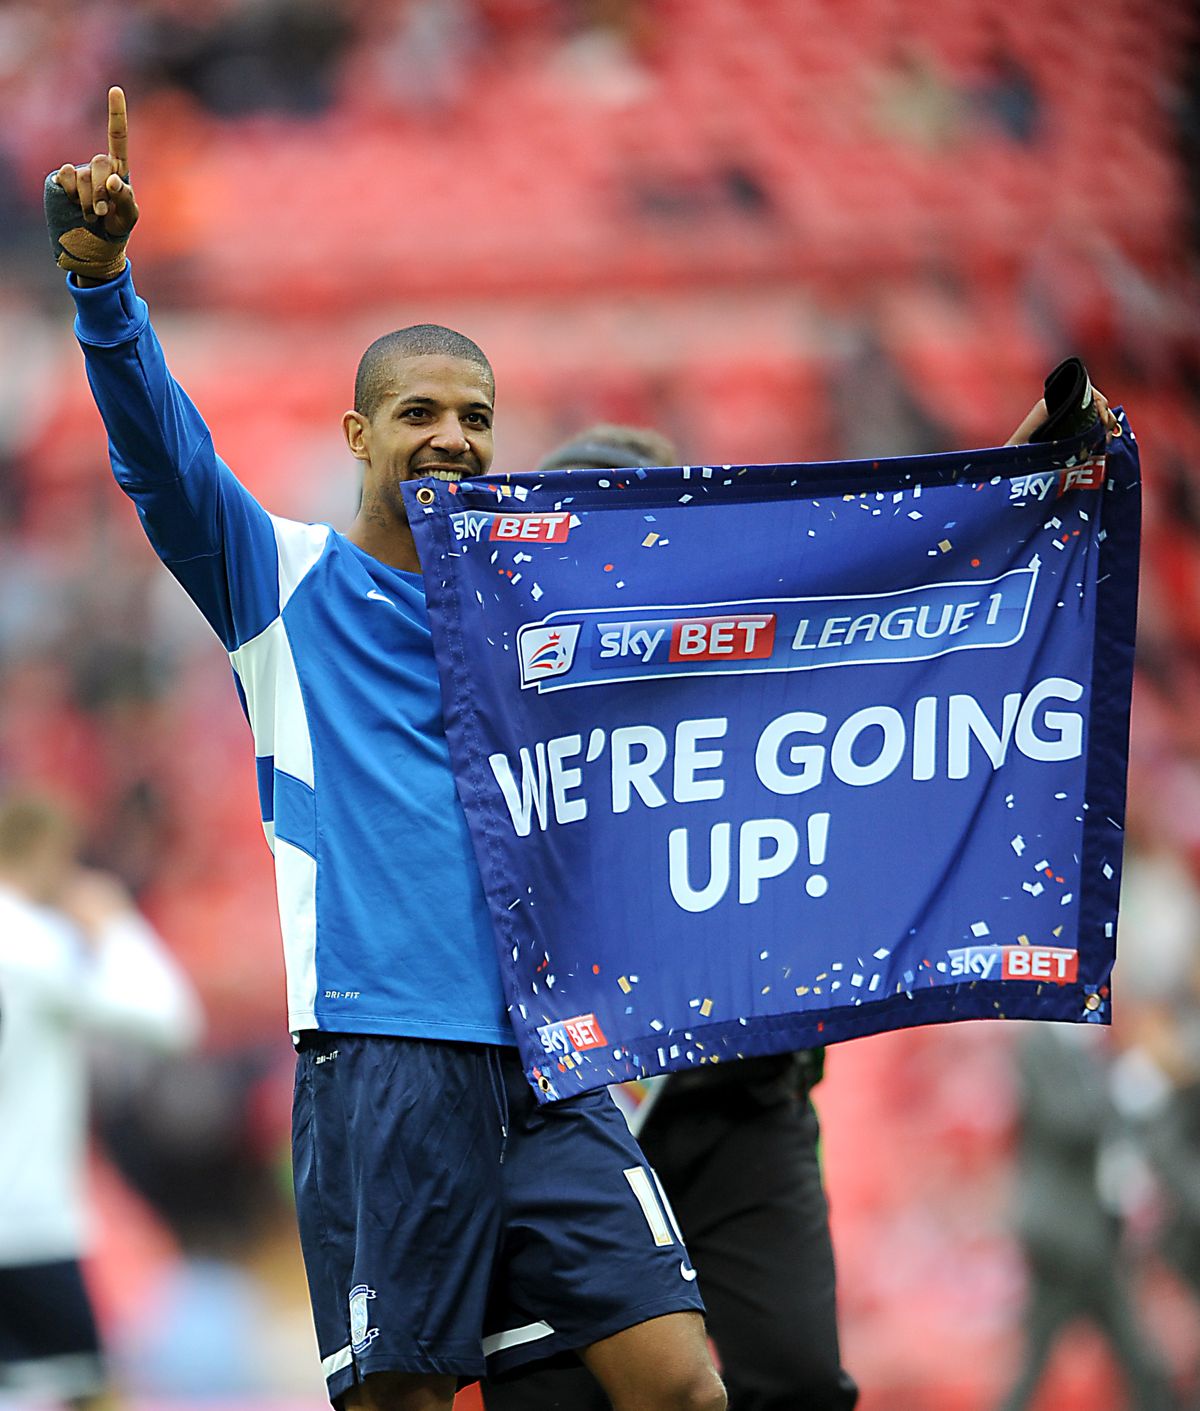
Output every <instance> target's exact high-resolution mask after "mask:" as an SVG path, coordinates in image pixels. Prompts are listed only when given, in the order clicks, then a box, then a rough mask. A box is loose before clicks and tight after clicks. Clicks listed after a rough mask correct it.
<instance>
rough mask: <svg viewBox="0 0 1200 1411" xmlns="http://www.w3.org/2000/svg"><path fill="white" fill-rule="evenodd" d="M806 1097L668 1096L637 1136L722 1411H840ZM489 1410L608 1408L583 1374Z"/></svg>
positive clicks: (486, 1395)
mask: <svg viewBox="0 0 1200 1411" xmlns="http://www.w3.org/2000/svg"><path fill="white" fill-rule="evenodd" d="M818 1135H819V1131H818V1126H817V1117H816V1113H815V1112H814V1111H813V1109H812V1106H811V1104H810V1103H809V1102H808V1100H807V1098H806V1097H803V1096H789V1097H787V1098H785V1099H784V1100H782V1101H776V1102H774V1103H772V1104H770V1105H766V1106H763V1105H760V1104H759V1102H758V1101H757V1100H756V1099H754V1098H752V1097H748V1096H747V1095H746V1094H745V1093H743V1092H741V1091H739V1090H735V1091H733V1092H729V1093H711V1094H710V1093H705V1094H703V1095H700V1094H689V1095H688V1096H687V1097H686V1099H681V1100H674V1101H672V1099H671V1097H670V1093H669V1090H668V1093H667V1094H665V1095H664V1097H663V1098H662V1100H661V1101H660V1102H659V1104H658V1106H657V1107H656V1108H655V1109H654V1111H653V1112H652V1113H651V1116H650V1120H649V1122H648V1123H647V1124H646V1128H645V1130H644V1131H643V1133H642V1135H641V1144H642V1149H643V1150H644V1151H645V1153H646V1156H647V1158H648V1159H649V1161H650V1164H651V1165H652V1166H653V1167H654V1168H655V1170H656V1171H657V1172H658V1175H659V1178H660V1179H661V1181H662V1183H663V1187H664V1188H665V1190H666V1192H667V1196H668V1198H669V1200H670V1201H671V1204H672V1206H673V1207H674V1210H675V1215H676V1217H677V1219H678V1221H679V1225H680V1229H681V1230H682V1232H683V1237H684V1240H685V1242H686V1244H687V1247H688V1254H689V1256H690V1258H691V1261H692V1264H693V1265H694V1267H695V1268H696V1271H697V1273H698V1275H699V1285H700V1291H701V1293H702V1294H703V1296H704V1301H705V1303H706V1305H707V1307H708V1331H709V1335H710V1336H711V1337H712V1339H713V1341H714V1343H715V1344H716V1348H717V1354H718V1356H719V1358H720V1360H721V1364H722V1370H723V1375H724V1377H725V1382H726V1385H727V1387H728V1389H729V1407H730V1411H849V1408H851V1407H853V1406H854V1404H855V1402H856V1401H857V1400H858V1390H857V1388H856V1387H855V1385H854V1382H853V1381H852V1380H851V1379H850V1377H849V1376H848V1375H847V1373H846V1372H845V1371H844V1370H843V1368H842V1366H841V1362H840V1357H839V1353H838V1335H837V1318H836V1309H835V1302H834V1268H833V1248H832V1245H831V1243H830V1238H829V1213H828V1208H827V1206H826V1203H825V1193H824V1191H823V1189H822V1186H821V1172H820V1166H819V1163H818V1157H817V1139H818ZM483 1399H484V1405H485V1406H486V1407H487V1411H605V1408H607V1406H608V1401H607V1399H606V1397H605V1396H604V1394H603V1392H602V1391H601V1390H600V1388H599V1386H598V1385H597V1384H596V1382H595V1381H594V1379H593V1378H592V1377H591V1375H590V1373H588V1372H587V1370H586V1369H585V1368H584V1367H582V1366H581V1365H574V1366H572V1367H569V1368H546V1369H543V1370H540V1371H535V1372H531V1373H527V1374H525V1375H524V1376H523V1377H520V1378H518V1379H517V1380H515V1381H508V1382H500V1383H491V1382H485V1383H484V1384H483Z"/></svg>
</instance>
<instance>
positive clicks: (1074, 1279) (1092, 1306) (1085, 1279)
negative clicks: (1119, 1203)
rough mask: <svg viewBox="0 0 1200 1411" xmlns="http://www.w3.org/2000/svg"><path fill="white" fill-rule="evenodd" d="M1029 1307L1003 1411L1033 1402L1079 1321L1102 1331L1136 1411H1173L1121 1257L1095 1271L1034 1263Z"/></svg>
mask: <svg viewBox="0 0 1200 1411" xmlns="http://www.w3.org/2000/svg"><path fill="white" fill-rule="evenodd" d="M1029 1278H1030V1287H1029V1298H1028V1303H1027V1306H1026V1309H1025V1320H1024V1321H1025V1355H1024V1359H1023V1361H1022V1365H1021V1370H1020V1372H1019V1373H1018V1374H1017V1380H1016V1382H1015V1383H1014V1384H1013V1386H1012V1388H1011V1390H1010V1391H1009V1393H1008V1396H1007V1397H1006V1398H1005V1400H1004V1403H1003V1406H1002V1411H1025V1408H1026V1407H1027V1406H1028V1405H1029V1404H1030V1403H1031V1402H1032V1401H1033V1398H1034V1393H1035V1392H1036V1391H1037V1387H1038V1383H1039V1382H1040V1381H1041V1379H1042V1373H1043V1372H1044V1371H1045V1369H1046V1364H1047V1363H1048V1362H1049V1361H1050V1354H1051V1353H1052V1352H1053V1351H1054V1346H1055V1344H1056V1343H1057V1342H1058V1339H1059V1337H1060V1336H1061V1335H1062V1333H1063V1332H1064V1331H1065V1330H1066V1328H1067V1327H1068V1326H1069V1325H1070V1324H1071V1323H1073V1322H1075V1321H1077V1320H1079V1321H1084V1322H1089V1323H1091V1324H1092V1325H1093V1326H1094V1327H1096V1328H1097V1329H1099V1331H1100V1332H1101V1334H1102V1335H1103V1336H1104V1338H1105V1341H1106V1342H1107V1343H1108V1345H1109V1347H1110V1349H1111V1350H1112V1354H1113V1357H1114V1359H1115V1361H1116V1363H1117V1366H1118V1367H1119V1368H1120V1369H1121V1372H1122V1373H1123V1374H1124V1377H1125V1384H1126V1390H1127V1391H1128V1394H1129V1404H1130V1405H1131V1406H1133V1407H1136V1408H1137V1411H1171V1408H1172V1407H1174V1405H1175V1401H1174V1398H1173V1397H1172V1394H1171V1388H1170V1382H1169V1380H1168V1377H1167V1372H1166V1369H1165V1368H1164V1366H1163V1364H1162V1362H1161V1361H1160V1359H1159V1354H1158V1350H1157V1349H1156V1348H1155V1347H1154V1346H1153V1344H1152V1343H1151V1342H1150V1341H1149V1339H1148V1338H1147V1335H1146V1333H1145V1332H1144V1331H1143V1329H1142V1327H1141V1324H1140V1323H1139V1321H1138V1316H1137V1313H1136V1311H1135V1309H1134V1305H1133V1300H1132V1298H1131V1297H1130V1291H1129V1288H1128V1286H1127V1284H1126V1281H1125V1275H1124V1271H1123V1270H1122V1268H1121V1265H1120V1262H1119V1257H1118V1256H1117V1255H1116V1254H1115V1252H1114V1257H1113V1259H1112V1261H1111V1263H1109V1264H1104V1263H1097V1265H1096V1267H1095V1268H1094V1269H1092V1270H1086V1271H1072V1270H1070V1269H1069V1268H1064V1267H1062V1265H1061V1264H1054V1263H1051V1262H1048V1261H1042V1260H1037V1259H1034V1260H1032V1261H1031V1264H1030V1270H1029Z"/></svg>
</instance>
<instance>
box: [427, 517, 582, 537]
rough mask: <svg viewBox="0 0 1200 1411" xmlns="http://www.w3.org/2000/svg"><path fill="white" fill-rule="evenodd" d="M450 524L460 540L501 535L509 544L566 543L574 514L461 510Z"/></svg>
mask: <svg viewBox="0 0 1200 1411" xmlns="http://www.w3.org/2000/svg"><path fill="white" fill-rule="evenodd" d="M450 527H451V529H452V530H453V531H454V537H455V539H457V540H458V542H459V543H460V544H462V543H467V544H478V543H479V542H480V541H481V540H483V539H489V540H495V539H499V540H500V541H501V542H503V543H508V544H565V543H566V542H567V535H568V534H570V532H571V516H570V515H569V514H566V513H563V514H557V513H555V514H488V513H485V512H484V511H483V510H460V511H458V513H456V514H452V515H451V516H450Z"/></svg>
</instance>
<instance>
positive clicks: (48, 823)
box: [0, 791, 78, 867]
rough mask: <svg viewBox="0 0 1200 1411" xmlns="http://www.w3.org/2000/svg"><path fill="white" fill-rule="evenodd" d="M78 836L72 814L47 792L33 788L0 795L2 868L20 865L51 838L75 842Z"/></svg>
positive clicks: (0, 861)
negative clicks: (33, 790) (40, 792)
mask: <svg viewBox="0 0 1200 1411" xmlns="http://www.w3.org/2000/svg"><path fill="white" fill-rule="evenodd" d="M77 836H78V828H77V825H76V822H75V819H74V818H73V817H72V815H71V814H70V813H69V812H68V810H67V809H66V808H65V807H64V806H63V805H62V804H60V803H58V802H57V801H56V800H55V799H52V798H49V797H48V796H47V795H45V794H39V793H33V792H32V791H31V792H28V793H26V792H20V793H13V794H9V795H8V796H7V797H5V798H0V867H4V866H7V867H11V866H13V865H14V864H15V865H20V864H21V863H23V862H25V861H26V860H27V859H28V858H30V857H33V856H34V855H35V854H36V853H37V852H38V851H39V849H40V848H42V847H43V846H44V845H45V844H46V843H47V842H50V841H51V840H53V841H60V840H61V841H66V842H68V843H70V844H72V845H74V843H75V841H76V838H77Z"/></svg>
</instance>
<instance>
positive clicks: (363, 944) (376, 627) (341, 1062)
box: [45, 88, 726, 1411]
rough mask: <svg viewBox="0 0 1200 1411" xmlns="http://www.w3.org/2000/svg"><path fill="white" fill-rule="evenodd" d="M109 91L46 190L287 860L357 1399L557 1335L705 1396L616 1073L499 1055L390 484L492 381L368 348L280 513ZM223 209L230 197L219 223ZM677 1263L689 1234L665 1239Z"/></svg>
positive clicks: (109, 415)
mask: <svg viewBox="0 0 1200 1411" xmlns="http://www.w3.org/2000/svg"><path fill="white" fill-rule="evenodd" d="M128 177H129V162H128V124H127V117H126V109H125V98H124V94H123V93H122V91H121V90H120V89H119V88H114V89H112V90H110V93H109V145H108V150H107V152H104V153H99V154H97V155H96V156H95V157H94V158H93V159H92V160H91V162H89V163H87V164H84V165H82V166H71V165H64V166H63V167H62V168H61V169H60V170H59V171H58V172H56V173H53V174H52V175H51V176H50V177H49V178H48V179H47V182H46V191H45V197H46V210H47V219H48V224H49V228H50V234H51V242H52V245H53V248H54V252H55V256H56V259H57V262H58V264H59V266H60V268H62V269H64V270H66V271H68V274H69V277H68V284H69V287H70V292H71V294H72V296H73V297H74V300H75V304H76V308H77V316H76V325H75V328H76V333H77V335H78V338H79V341H80V343H81V346H82V348H83V352H84V357H85V361H86V364H87V372H88V377H89V380H90V383H91V386H92V390H93V393H94V395H95V399H96V403H97V406H98V407H99V410H100V413H101V417H102V419H103V421H104V424H105V427H106V429H107V432H108V437H109V449H110V457H111V460H112V466H113V471H114V474H115V475H116V478H117V481H118V483H119V484H120V486H121V488H122V489H123V490H124V491H125V492H126V493H127V494H128V495H129V496H130V497H131V498H132V499H133V500H134V502H135V504H136V506H137V509H138V513H139V516H140V518H141V520H142V523H143V525H144V527H145V529H146V532H147V534H148V536H149V538H150V541H151V543H152V545H153V547H154V548H155V550H156V551H157V553H158V554H159V556H160V557H161V558H162V559H163V560H164V562H165V563H166V565H167V567H168V568H169V569H170V570H171V572H172V573H173V574H174V575H175V577H176V578H177V579H178V580H179V582H180V583H181V584H182V585H183V587H184V588H185V589H186V591H187V592H188V593H189V594H190V595H191V597H192V598H193V600H194V601H195V602H196V604H197V605H198V607H199V608H200V610H201V612H202V613H203V614H204V616H205V617H206V619H207V620H208V622H209V624H210V625H211V626H212V627H213V629H214V631H215V632H216V633H217V635H218V637H219V638H220V640H221V642H222V644H223V645H224V647H225V649H226V651H227V652H228V653H229V656H230V660H231V662H232V664H233V668H234V673H235V679H236V683H237V687H238V691H239V695H240V699H241V704H242V707H243V710H244V711H245V713H246V715H247V717H248V719H249V721H250V725H251V729H252V732H253V736H254V749H255V762H256V767H257V771H258V779H259V787H260V798H261V803H262V817H263V827H264V831H265V833H266V835H267V840H268V843H269V844H270V845H271V847H272V850H273V852H274V857H275V873H276V881H277V887H278V895H279V905H280V921H281V926H282V931H283V937H284V949H285V960H286V969H287V987H288V1000H289V1016H288V1023H289V1027H290V1028H291V1030H292V1031H293V1033H295V1034H296V1035H297V1044H298V1049H299V1057H298V1063H297V1075H296V1092H295V1105H294V1119H293V1151H294V1172H295V1186H296V1199H297V1214H298V1219H299V1225H300V1239H301V1244H302V1247H303V1252H304V1257H305V1264H306V1268H307V1271H308V1278H309V1287H310V1293H311V1298H312V1303H313V1310H314V1317H315V1321H316V1325H317V1337H318V1343H319V1349H320V1356H321V1359H322V1367H323V1371H324V1374H325V1378H326V1384H327V1388H328V1391H329V1395H330V1398H331V1400H332V1401H333V1402H334V1403H335V1404H336V1405H338V1406H340V1407H346V1408H359V1407H362V1408H386V1411H448V1408H450V1406H451V1404H452V1402H453V1399H454V1394H455V1390H456V1388H457V1386H458V1384H459V1382H460V1380H466V1381H471V1380H474V1379H476V1378H478V1377H479V1376H480V1375H481V1374H482V1373H483V1372H484V1370H485V1368H486V1369H487V1370H489V1371H492V1372H496V1371H503V1370H505V1369H508V1368H513V1367H517V1366H520V1365H523V1364H525V1363H528V1362H531V1361H536V1360H540V1359H543V1358H546V1357H548V1356H552V1355H555V1354H560V1353H568V1352H577V1353H578V1354H579V1356H581V1357H582V1358H583V1360H584V1362H585V1363H586V1364H587V1366H588V1367H589V1368H590V1370H591V1371H592V1372H593V1373H594V1374H595V1376H596V1377H597V1379H598V1380H599V1381H600V1383H601V1384H602V1385H603V1387H604V1389H605V1391H606V1393H607V1394H608V1396H609V1398H610V1399H611V1401H612V1403H613V1405H614V1406H615V1407H616V1408H617V1411H723V1408H724V1407H725V1405H726V1400H725V1393H724V1390H723V1388H722V1385H721V1382H720V1379H719V1377H718V1376H717V1374H716V1372H715V1370H714V1368H713V1365H712V1361H711V1358H710V1355H709V1352H708V1348H707V1344H706V1341H705V1334H704V1323H703V1318H702V1310H703V1304H702V1301H701V1299H700V1295H699V1293H698V1291H697V1289H696V1284H695V1278H694V1273H693V1271H692V1270H691V1267H690V1265H689V1263H688V1260H687V1257H686V1253H685V1252H684V1251H683V1250H682V1248H681V1246H680V1245H679V1244H678V1243H676V1242H675V1241H674V1240H673V1239H672V1240H669V1241H663V1240H662V1239H661V1236H660V1232H661V1230H662V1229H663V1228H664V1227H665V1226H666V1223H667V1221H666V1215H665V1212H664V1210H663V1208H662V1206H661V1203H660V1199H659V1196H658V1194H657V1189H656V1187H655V1185H654V1182H653V1179H652V1176H651V1174H650V1172H649V1169H648V1167H647V1166H646V1163H645V1161H644V1158H643V1157H642V1155H641V1153H640V1151H639V1150H638V1147H637V1145H636V1143H635V1142H634V1140H633V1138H632V1137H631V1136H630V1134H629V1131H628V1129H627V1127H626V1125H625V1121H624V1119H623V1117H622V1116H621V1115H620V1112H619V1111H618V1110H617V1108H616V1106H615V1104H614V1103H613V1101H612V1099H611V1097H610V1096H609V1095H608V1094H607V1093H604V1092H601V1093H597V1094H591V1095H588V1096H584V1097H580V1098H577V1099H574V1100H571V1101H567V1102H563V1103H561V1104H559V1105H557V1106H556V1107H554V1108H552V1109H544V1108H539V1107H538V1106H537V1104H536V1101H535V1098H534V1095H533V1092H532V1089H531V1088H530V1087H529V1085H528V1083H527V1082H526V1081H525V1078H524V1074H523V1071H522V1067H521V1064H520V1063H519V1062H518V1060H517V1058H516V1055H515V1051H514V1047H513V1044H514V1034H513V1031H512V1028H511V1025H510V1023H509V1021H508V1017H507V1014H506V1012H505V1006H504V1002H503V998H502V995H501V987H500V979H499V969H498V962H497V958H496V955H495V951H494V945H493V938H492V932H491V926H490V922H489V919H488V914H487V909H486V903H485V900H484V896H483V890H482V885H481V882H480V879H479V875H478V871H477V869H476V866H475V862H474V859H473V854H472V850H471V843H470V839H469V835H468V832H467V827H466V821H465V818H464V816H463V813H462V810H461V806H460V804H459V801H458V797H457V795H456V792H455V786H454V780H453V776H452V774H451V770H450V764H449V751H448V746H447V742H446V736H445V727H444V723H443V720H442V714H441V700H440V693H439V687H438V678H437V672H436V666H435V662H434V657H433V651H432V647H431V641H430V631H429V623H428V618H427V614H426V605H425V594H424V589H423V586H422V579H421V576H420V564H419V562H418V559H417V555H416V549H415V546H414V543H413V539H412V534H411V531H410V529H409V527H408V522H407V519H406V516H405V511H404V505H403V500H402V496H401V491H400V487H401V484H402V483H403V482H405V481H408V480H412V479H415V478H419V477H422V476H436V477H439V478H441V479H443V480H450V481H455V480H459V479H461V478H463V477H464V476H476V475H481V474H483V473H484V472H486V471H487V469H488V467H489V465H490V463H491V460H492V417H493V404H494V399H495V386H494V381H493V376H492V370H491V366H490V364H489V363H488V360H487V358H486V357H485V356H484V354H483V352H482V351H481V350H480V349H479V348H478V347H477V346H476V345H475V344H474V343H473V342H471V341H470V340H469V339H467V338H465V337H463V335H461V334H459V333H455V332H453V331H452V330H450V329H447V328H443V327H441V326H439V325H418V326H415V327H411V328H407V329H401V330H398V331H396V332H394V333H390V334H386V335H384V336H383V337H381V338H379V339H377V340H376V341H375V342H374V343H372V344H371V346H370V347H369V348H368V349H367V351H366V353H365V354H364V356H363V358H362V360H361V362H360V364H359V368H358V373H357V377H356V380H355V395H354V406H353V409H352V410H350V411H348V412H346V414H345V416H344V418H343V428H344V431H345V435H346V440H347V444H348V446H349V449H350V452H351V454H352V456H353V457H354V458H355V460H357V461H358V462H359V463H360V465H361V467H362V470H363V492H362V500H361V504H360V508H359V511H358V514H357V516H356V518H355V520H354V522H353V524H352V525H351V527H350V529H349V530H348V532H346V533H344V534H343V533H339V532H337V531H335V530H333V529H331V528H329V527H328V526H326V525H312V524H300V523H296V522H293V521H290V520H284V519H280V518H278V517H276V516H273V515H270V514H268V513H267V511H266V510H264V509H263V508H262V506H261V505H259V503H258V502H257V501H256V500H255V499H254V497H253V496H252V495H251V494H250V493H249V492H248V491H247V490H246V489H245V488H244V487H243V486H242V485H241V484H240V483H239V482H238V480H237V479H236V478H235V477H234V475H233V473H232V472H231V471H230V470H229V468H228V467H227V466H226V465H225V464H224V462H223V461H221V460H220V459H219V458H218V456H217V454H216V452H215V450H214V448H213V444H212V439H211V437H210V435H209V432H208V429H207V427H206V426H205V424H204V422H203V421H202V420H201V418H200V416H199V414H198V412H197V411H196V409H195V407H194V406H193V404H192V403H191V401H190V400H189V399H188V398H187V396H186V395H185V394H184V392H183V391H182V389H181V388H180V387H179V385H178V383H176V382H175V380H174V379H173V378H172V377H171V375H170V373H169V372H168V370H167V367H166V364H165V361H164V359H163V354H162V349H161V347H160V345H159V342H158V339H157V337H156V336H155V333H154V331H153V329H152V327H151V325H150V322H149V316H148V311H147V308H146V305H145V303H144V302H143V301H142V300H141V299H140V298H139V297H138V296H137V294H136V293H135V291H134V288H133V283H132V277H131V272H130V268H129V265H128V263H127V261H126V257H125V245H126V242H127V240H128V238H129V235H130V233H131V232H132V230H133V227H134V224H135V222H136V220H137V218H138V209H137V204H136V201H135V199H134V194H133V190H132V188H131V186H130V184H129V180H128ZM213 226H214V230H219V215H217V214H214V216H213ZM681 1255H682V1258H681Z"/></svg>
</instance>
